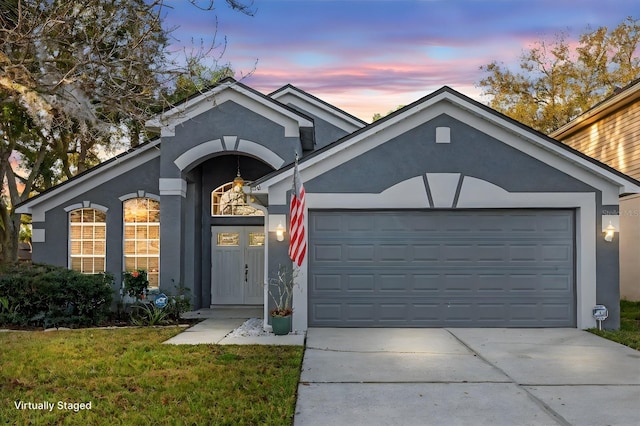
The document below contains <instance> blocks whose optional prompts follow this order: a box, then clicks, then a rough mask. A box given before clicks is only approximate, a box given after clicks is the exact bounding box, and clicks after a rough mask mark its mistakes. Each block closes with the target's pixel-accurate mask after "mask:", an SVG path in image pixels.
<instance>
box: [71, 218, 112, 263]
mask: <svg viewBox="0 0 640 426" xmlns="http://www.w3.org/2000/svg"><path fill="white" fill-rule="evenodd" d="M106 222H107V221H106V213H105V212H103V211H100V210H96V209H76V210H72V211H70V212H69V268H71V269H73V270H75V271H79V272H82V273H85V274H96V273H99V272H104V271H105V255H106V245H107V223H106Z"/></svg>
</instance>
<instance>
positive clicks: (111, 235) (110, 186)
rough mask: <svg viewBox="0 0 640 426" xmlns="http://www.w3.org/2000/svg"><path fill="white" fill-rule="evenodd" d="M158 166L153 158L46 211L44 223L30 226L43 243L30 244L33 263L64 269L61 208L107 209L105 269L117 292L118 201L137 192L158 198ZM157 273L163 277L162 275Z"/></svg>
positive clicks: (65, 223) (65, 229)
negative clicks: (41, 233)
mask: <svg viewBox="0 0 640 426" xmlns="http://www.w3.org/2000/svg"><path fill="white" fill-rule="evenodd" d="M159 165H160V159H159V158H158V157H156V158H154V159H153V160H151V161H148V162H146V163H145V164H143V165H142V166H140V167H137V168H135V169H134V170H131V171H129V172H126V173H123V174H121V175H120V176H118V177H117V178H115V179H112V180H109V181H106V182H103V183H101V184H99V185H97V186H95V187H93V188H92V189H91V190H89V191H87V192H85V193H84V194H82V195H79V196H76V197H73V198H72V199H69V200H68V201H65V202H64V203H63V204H60V205H58V206H57V207H55V208H52V209H50V210H48V211H46V213H45V222H34V223H33V227H34V229H44V230H45V241H44V242H34V243H33V261H34V262H35V263H48V264H52V265H59V266H65V267H67V266H68V262H69V251H68V241H69V217H68V213H67V212H66V211H65V210H64V208H65V207H68V206H71V205H73V204H78V203H83V202H84V201H89V202H91V203H94V204H99V205H101V206H105V207H107V208H108V211H107V217H106V220H107V225H106V226H107V243H106V269H107V272H110V273H112V274H113V275H114V277H115V279H116V288H117V286H119V283H120V278H121V272H122V270H123V254H122V249H123V243H122V238H123V229H122V227H123V225H122V202H121V201H120V200H119V197H122V196H123V195H126V194H130V193H133V192H137V191H145V192H146V193H151V194H154V195H158V194H159V190H158V178H159ZM160 273H161V274H162V271H161V272H160Z"/></svg>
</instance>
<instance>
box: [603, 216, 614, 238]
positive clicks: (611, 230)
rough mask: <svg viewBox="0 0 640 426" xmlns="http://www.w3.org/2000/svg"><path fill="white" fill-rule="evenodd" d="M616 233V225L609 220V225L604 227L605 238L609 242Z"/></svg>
mask: <svg viewBox="0 0 640 426" xmlns="http://www.w3.org/2000/svg"><path fill="white" fill-rule="evenodd" d="M615 234H616V227H615V226H613V224H612V223H611V221H609V226H607V227H606V228H605V229H604V240H605V241H606V242H608V243H610V242H611V241H613V237H614V235H615Z"/></svg>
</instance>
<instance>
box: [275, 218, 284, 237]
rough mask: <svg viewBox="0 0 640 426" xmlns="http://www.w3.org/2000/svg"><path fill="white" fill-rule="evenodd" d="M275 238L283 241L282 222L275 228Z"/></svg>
mask: <svg viewBox="0 0 640 426" xmlns="http://www.w3.org/2000/svg"><path fill="white" fill-rule="evenodd" d="M276 240H278V241H284V226H282V222H280V223H279V224H278V227H277V228H276Z"/></svg>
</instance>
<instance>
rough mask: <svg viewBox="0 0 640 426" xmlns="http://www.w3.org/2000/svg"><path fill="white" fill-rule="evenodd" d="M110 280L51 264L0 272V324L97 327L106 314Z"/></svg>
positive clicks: (104, 275) (0, 270)
mask: <svg viewBox="0 0 640 426" xmlns="http://www.w3.org/2000/svg"><path fill="white" fill-rule="evenodd" d="M112 284H113V277H112V276H111V275H109V274H95V275H86V274H81V273H79V272H76V271H72V270H69V269H67V268H63V267H59V266H51V265H38V264H35V265H23V264H20V265H11V266H6V267H3V268H2V269H0V301H1V302H0V324H6V325H19V326H26V325H29V326H42V327H45V328H47V327H62V326H65V327H73V326H86V325H97V324H99V323H100V322H101V321H103V320H104V319H105V318H107V316H108V315H109V310H110V307H111V302H112V299H113V290H112Z"/></svg>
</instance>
